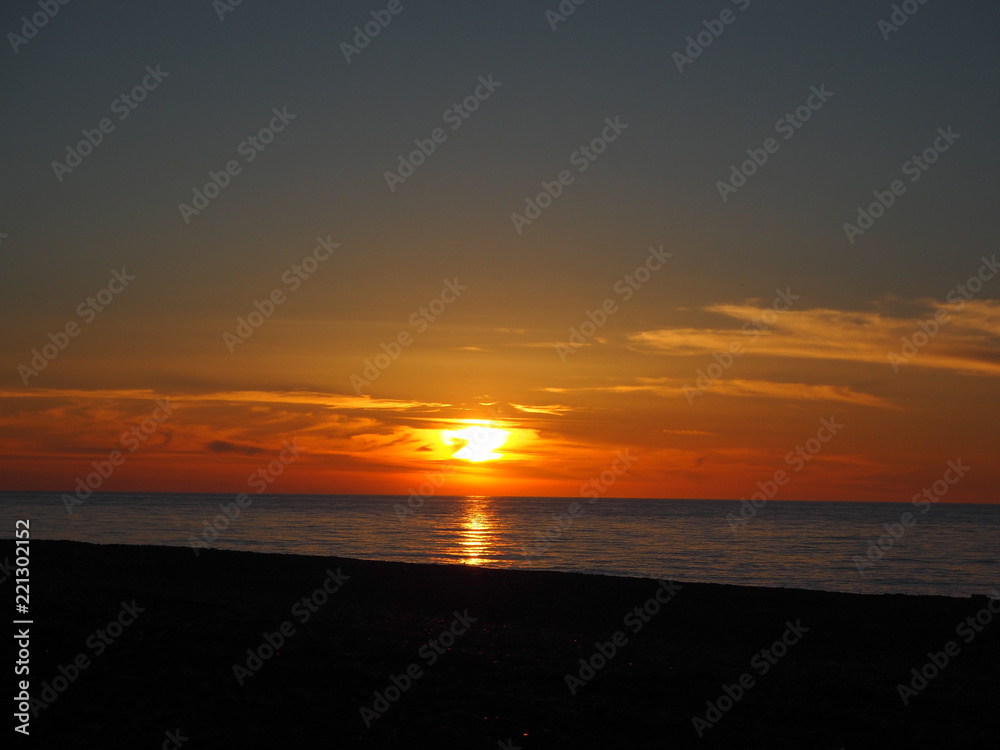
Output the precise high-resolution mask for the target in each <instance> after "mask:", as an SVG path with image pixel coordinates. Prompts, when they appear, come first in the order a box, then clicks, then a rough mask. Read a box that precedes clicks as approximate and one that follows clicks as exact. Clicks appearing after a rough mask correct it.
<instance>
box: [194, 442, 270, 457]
mask: <svg viewBox="0 0 1000 750" xmlns="http://www.w3.org/2000/svg"><path fill="white" fill-rule="evenodd" d="M205 447H206V448H208V450H209V451H210V452H212V453H241V454H243V455H244V456H253V455H256V454H258V453H260V452H261V449H260V448H258V447H257V446H255V445H246V444H240V443H231V442H229V441H228V440H213V441H212V442H210V443H209V444H208V445H207V446H205Z"/></svg>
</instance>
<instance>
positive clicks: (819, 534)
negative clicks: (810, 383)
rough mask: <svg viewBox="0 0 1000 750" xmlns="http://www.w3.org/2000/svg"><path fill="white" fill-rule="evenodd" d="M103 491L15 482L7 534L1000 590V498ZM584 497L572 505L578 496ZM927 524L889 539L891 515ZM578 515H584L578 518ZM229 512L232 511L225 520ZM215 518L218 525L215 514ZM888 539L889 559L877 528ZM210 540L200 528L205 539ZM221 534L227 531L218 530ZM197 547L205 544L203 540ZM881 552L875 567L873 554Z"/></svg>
mask: <svg viewBox="0 0 1000 750" xmlns="http://www.w3.org/2000/svg"><path fill="white" fill-rule="evenodd" d="M250 498H251V502H250V505H249V506H248V507H246V508H245V509H243V510H241V511H240V514H239V516H238V517H236V518H235V519H232V520H227V519H225V517H220V504H222V503H226V504H229V505H232V503H233V501H234V496H232V495H198V494H141V493H136V494H131V493H117V494H95V495H94V496H92V497H91V498H89V499H88V500H86V501H85V502H83V504H82V505H78V506H75V507H74V509H73V513H72V514H69V513H67V511H66V507H65V505H64V503H63V501H62V499H61V495H60V494H58V493H0V536H2V537H12V536H13V535H14V534H13V529H14V521H15V520H16V519H20V518H28V519H31V532H32V534H31V535H32V538H34V539H72V540H78V541H84V542H96V543H101V544H156V545H172V546H193V545H195V544H199V545H200V544H205V545H208V546H211V547H219V548H224V549H238V550H251V551H259V552H287V553H292V554H299V555H337V556H342V557H357V558H365V559H372V560H399V561H405V562H423V563H448V564H464V565H485V566H490V567H500V568H524V569H536V570H560V571H577V572H582V573H604V574H608V575H625V576H640V577H648V578H671V579H675V580H679V581H706V582H712V583H730V584H741V585H754V586H778V587H795V588H808V589H824V590H831V591H849V592H863V593H897V592H898V593H908V594H945V595H949V596H965V595H969V594H989V592H990V590H991V589H993V588H995V587H998V588H1000V562H998V557H1000V505H935V506H931V507H930V508H929V510H928V511H927V512H926V513H925V514H921V513H920V512H919V510H917V509H915V508H913V506H911V505H909V504H890V503H848V502H843V503H820V502H771V503H768V504H767V505H766V506H765V507H763V508H761V509H760V510H758V511H757V513H756V515H755V516H754V517H752V518H750V519H749V520H748V521H747V522H746V523H745V524H742V525H739V526H738V527H737V528H734V527H733V524H731V523H730V521H728V520H727V514H738V513H739V503H737V502H733V501H722V500H719V501H706V500H621V499H600V500H597V501H596V502H594V503H590V502H588V501H587V500H586V499H580V498H576V499H573V498H524V497H435V498H430V499H428V500H426V501H425V502H424V504H423V506H422V507H420V508H417V509H411V510H412V512H411V513H400V512H399V511H398V509H399V508H404V507H407V505H406V503H407V500H406V498H400V497H378V496H353V495H339V496H330V495H251V496H250ZM574 502H578V503H579V506H578V507H576V508H572V507H571V504H572V503H574ZM907 511H911V512H914V515H915V517H916V522H915V524H914V525H912V526H910V527H909V528H903V527H901V526H900V527H898V528H896V529H895V532H896V534H897V535H898V534H899V532H900V529H902V531H903V534H902V537H901V538H900V539H898V540H895V541H893V542H892V545H891V546H890V545H889V543H888V542H889V540H890V537H889V536H888V535H887V531H886V528H885V524H889V525H890V526H892V525H894V524H898V523H899V521H900V517H901V515H902V514H903V513H905V512H907ZM574 514H575V517H574ZM224 521H225V522H224ZM213 522H214V524H215V526H214V527H213V526H212V524H213ZM880 536H881V537H882V546H883V547H884V548H885V551H884V552H882V556H881V559H877V560H874V561H873V560H872V557H875V556H877V552H875V551H873V552H872V557H869V549H870V548H869V542H870V541H871V542H878V540H879V537H880ZM193 540H197V542H195V541H193ZM209 540H211V541H209ZM192 554H194V552H192ZM855 558H858V560H861V561H865V562H870V563H871V564H870V565H868V566H867V567H865V568H864V571H863V575H862V573H861V572H859V565H858V560H856V559H855Z"/></svg>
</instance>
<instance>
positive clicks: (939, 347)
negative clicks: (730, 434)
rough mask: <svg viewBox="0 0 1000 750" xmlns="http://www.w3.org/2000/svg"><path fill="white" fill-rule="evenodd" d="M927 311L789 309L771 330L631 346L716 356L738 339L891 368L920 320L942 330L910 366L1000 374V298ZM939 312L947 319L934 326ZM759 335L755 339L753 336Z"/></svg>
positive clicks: (739, 316)
mask: <svg viewBox="0 0 1000 750" xmlns="http://www.w3.org/2000/svg"><path fill="white" fill-rule="evenodd" d="M921 304H922V305H923V306H924V309H925V310H926V314H924V315H921V316H917V317H909V318H901V317H892V316H889V315H883V314H881V313H876V312H857V311H844V310H830V309H823V308H818V309H813V310H788V311H785V312H782V313H780V314H779V315H778V316H777V320H776V321H775V322H774V323H773V324H772V325H771V326H770V327H769V328H767V329H766V330H763V331H758V330H757V329H756V328H754V327H747V328H746V330H742V329H740V328H732V329H718V328H709V329H697V328H663V329H657V330H651V331H642V332H639V333H635V334H632V335H630V336H629V342H630V345H631V348H633V349H634V350H637V351H641V352H650V353H656V354H668V355H678V356H693V355H709V356H710V355H711V354H712V353H713V352H721V351H727V350H728V349H729V346H730V345H731V344H732V343H733V342H735V341H739V342H742V343H744V344H745V346H746V347H747V351H748V352H752V353H753V354H754V355H755V356H772V357H789V358H793V359H810V360H816V359H828V360H847V361H853V362H868V363H878V364H880V365H885V366H888V365H889V363H890V360H889V354H890V353H893V354H896V355H897V356H898V355H899V353H900V350H901V347H902V346H903V340H904V339H909V340H911V341H912V340H913V337H914V336H915V335H916V336H917V337H918V339H922V338H923V337H924V336H925V335H926V334H925V333H924V332H923V330H922V328H921V326H920V324H921V323H924V326H925V327H929V328H933V327H934V326H938V327H939V330H938V331H937V332H936V334H935V335H934V336H933V337H931V338H930V340H929V342H925V345H924V346H922V347H920V348H919V354H918V356H916V357H913V358H912V360H911V362H910V363H911V365H912V366H915V367H927V368H935V369H945V370H951V371H954V372H961V373H966V374H975V375H986V376H998V375H1000V346H998V339H1000V302H996V301H993V300H971V301H968V302H965V303H964V305H963V306H962V307H961V309H958V308H957V306H956V305H948V304H943V303H939V302H935V301H932V300H922V301H921ZM704 309H705V310H706V311H707V312H712V313H717V314H720V315H725V316H726V317H730V318H733V319H736V320H743V321H751V320H760V318H761V315H762V314H764V313H765V312H766V311H767V310H766V309H765V308H760V307H757V306H755V305H712V306H710V307H706V308H704ZM938 310H943V311H945V312H946V313H948V316H949V317H948V320H947V321H946V322H944V323H935V322H934V321H933V318H934V314H935V312H937V311H938ZM755 337H756V338H755Z"/></svg>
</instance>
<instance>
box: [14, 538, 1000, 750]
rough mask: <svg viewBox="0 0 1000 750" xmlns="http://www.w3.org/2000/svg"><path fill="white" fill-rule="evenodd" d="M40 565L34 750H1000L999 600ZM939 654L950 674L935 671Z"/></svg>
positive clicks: (345, 572)
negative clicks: (991, 749)
mask: <svg viewBox="0 0 1000 750" xmlns="http://www.w3.org/2000/svg"><path fill="white" fill-rule="evenodd" d="M3 549H4V553H3V554H4V557H5V558H11V559H12V550H13V544H12V542H11V541H9V540H5V541H4V548H3ZM31 550H32V551H31V559H32V562H31V617H32V619H33V620H34V624H33V625H32V629H31V652H32V653H31V678H32V685H31V692H32V697H33V698H35V699H39V698H41V699H42V700H45V701H46V705H44V706H43V705H42V704H40V703H37V702H36V704H35V710H36V711H37V713H38V715H37V717H34V718H33V719H32V721H31V738H30V740H29V741H28V742H27V743H24V744H27V745H29V746H33V747H53V748H55V747H59V748H67V747H98V746H100V747H122V748H160V747H167V748H169V747H177V746H180V747H184V748H229V747H231V748H241V747H271V748H283V747H287V748H292V747H320V746H322V747H330V748H341V747H386V748H389V747H391V748H405V747H435V748H462V749H463V750H474V749H476V748H482V749H483V750H494V749H496V748H498V747H521V748H525V750H532V749H534V748H554V747H558V748H569V747H573V748H646V747H649V748H652V747H657V748H670V747H705V748H709V747H712V748H714V747H739V748H765V747H767V748H784V747H788V748H792V747H794V748H831V749H835V748H862V747H879V748H886V747H901V748H902V747H908V748H917V747H920V748H923V747H926V748H965V747H980V746H982V747H987V746H993V743H994V742H995V740H996V737H997V736H998V733H1000V728H998V725H997V719H996V706H997V700H998V699H1000V622H994V621H993V620H1000V614H993V613H992V612H990V610H989V608H988V604H989V603H990V600H989V599H987V598H985V597H982V598H974V599H951V598H944V597H910V596H861V595H855V594H835V593H824V592H810V591H800V590H782V589H762V588H741V587H733V586H716V585H707V584H687V583H681V584H674V583H671V582H662V583H661V582H657V581H652V580H644V579H633V578H611V577H605V576H589V575H576V574H563V573H539V572H520V571H507V570H488V569H478V568H471V567H452V566H433V565H405V564H401V563H381V562H369V561H359V560H349V559H338V558H316V557H296V556H289V555H270V554H254V553H243V552H221V551H209V552H202V553H201V554H200V555H199V556H197V557H196V556H195V555H194V553H193V552H192V551H191V550H190V549H188V548H167V547H125V546H98V545H88V544H80V543H74V542H44V541H33V542H32V544H31ZM7 583H8V586H9V589H8V586H5V589H8V590H10V592H11V593H10V596H11V597H13V595H14V592H13V586H12V585H10V584H11V583H12V581H11V580H10V579H8V581H7ZM993 606H994V608H995V609H998V610H1000V606H998V605H997V604H994V605H993ZM984 611H985V612H986V615H984V614H983V612H984ZM977 613H978V615H979V617H980V620H979V621H978V622H977V621H976V620H975V618H976V616H977ZM970 617H971V618H973V620H972V621H971V622H970V621H967V618H970ZM983 621H986V624H982V623H983ZM970 635H971V637H970ZM949 643H950V644H951V645H950V646H949ZM272 644H273V645H272ZM248 650H249V652H248ZM929 653H930V654H933V655H937V654H941V656H935V658H936V659H937V660H938V661H939V662H940V661H942V660H943V659H944V658H947V660H948V663H947V664H946V665H944V666H943V667H940V668H938V667H934V666H933V665H931V667H930V668H925V665H926V664H927V663H928V661H929V660H930V657H929V655H928V654H929ZM581 659H582V660H583V662H582V663H581ZM914 668H916V669H917V670H918V671H919V670H920V669H921V668H925V672H926V674H930V675H932V676H931V678H930V679H927V680H925V681H924V682H923V687H921V682H920V679H922V678H919V679H918V678H915V677H914V674H913V672H912V671H911V670H913V669H914ZM74 670H75V672H74ZM43 683H47V685H48V686H49V689H48V690H43V688H44V685H43ZM900 684H902V685H905V686H907V688H908V690H909V691H912V695H911V694H910V693H909V692H907V690H904V691H902V693H903V695H901V691H900V689H899V687H898V686H899V685H900ZM376 694H378V695H376ZM904 697H905V698H906V701H907V702H906V704H905V705H904ZM709 704H711V705H709ZM693 719H697V721H693ZM699 735H700V736H699ZM16 739H19V740H20V739H23V738H20V737H18V738H16ZM508 742H510V743H511V744H508Z"/></svg>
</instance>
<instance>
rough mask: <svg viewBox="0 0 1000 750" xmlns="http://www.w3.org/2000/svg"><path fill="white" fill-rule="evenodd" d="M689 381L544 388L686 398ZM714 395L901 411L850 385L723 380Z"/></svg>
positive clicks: (640, 380)
mask: <svg viewBox="0 0 1000 750" xmlns="http://www.w3.org/2000/svg"><path fill="white" fill-rule="evenodd" d="M690 385H691V381H690V380H688V381H687V382H685V381H683V380H681V379H678V378H636V382H635V383H631V384H622V385H608V386H593V387H584V388H545V389H544V390H546V391H549V392H550V393H575V392H585V391H589V392H604V393H643V392H645V393H653V394H655V395H657V396H664V397H668V398H671V397H683V396H685V391H684V388H685V386H688V387H690ZM711 392H712V393H716V394H719V395H722V396H735V397H744V398H745V397H753V396H756V397H762V398H775V399H787V400H806V401H841V402H844V403H849V404H857V405H859V406H871V407H876V408H880V409H894V408H898V407H896V406H895V405H893V404H892V403H891V402H889V401H886V400H885V399H883V398H879V397H878V396H873V395H871V394H869V393H860V392H858V391H855V390H853V389H852V388H850V387H848V386H840V385H825V384H824V385H809V384H806V383H775V382H771V381H767V380H720V381H716V382H715V383H714V384H713V385H712V390H711Z"/></svg>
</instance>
